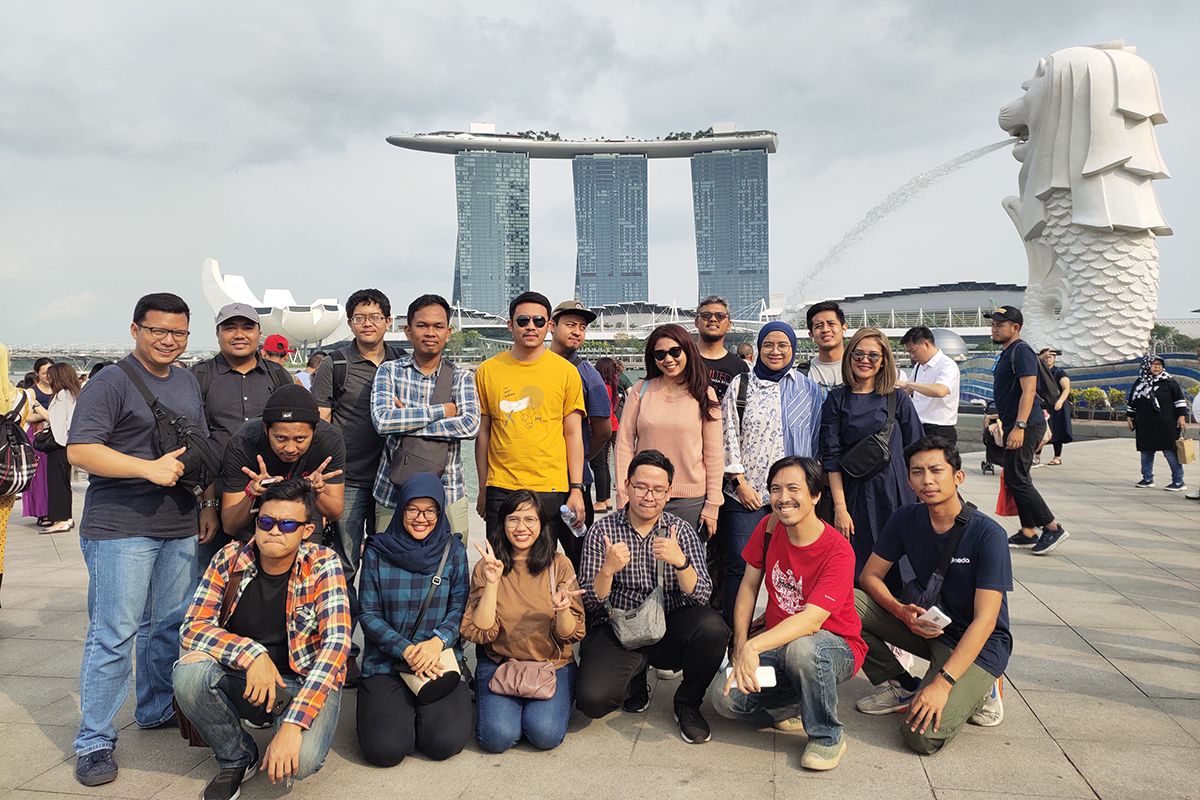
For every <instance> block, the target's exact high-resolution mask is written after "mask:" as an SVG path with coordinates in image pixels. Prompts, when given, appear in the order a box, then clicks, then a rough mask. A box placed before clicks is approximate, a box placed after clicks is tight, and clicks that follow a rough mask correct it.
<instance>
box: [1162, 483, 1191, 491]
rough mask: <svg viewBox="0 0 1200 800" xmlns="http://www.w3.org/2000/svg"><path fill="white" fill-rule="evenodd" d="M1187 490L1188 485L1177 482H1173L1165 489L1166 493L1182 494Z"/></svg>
mask: <svg viewBox="0 0 1200 800" xmlns="http://www.w3.org/2000/svg"><path fill="white" fill-rule="evenodd" d="M1185 489H1187V484H1186V483H1183V482H1175V481H1172V482H1171V483H1169V484H1167V485H1166V486H1164V487H1163V491H1164V492H1182V491H1184V490H1185Z"/></svg>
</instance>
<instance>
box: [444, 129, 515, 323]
mask: <svg viewBox="0 0 1200 800" xmlns="http://www.w3.org/2000/svg"><path fill="white" fill-rule="evenodd" d="M454 184H455V190H456V195H457V198H458V244H457V246H456V247H455V251H454V292H453V296H454V304H455V305H456V306H463V307H466V308H473V309H476V310H479V311H489V312H491V313H493V314H501V315H503V316H507V314H508V301H509V300H511V299H512V298H514V297H516V296H517V295H518V294H520V293H521V292H524V291H527V290H528V289H529V156H528V155H526V154H525V153H492V152H486V151H477V150H466V151H463V152H460V153H457V154H456V155H455V156H454Z"/></svg>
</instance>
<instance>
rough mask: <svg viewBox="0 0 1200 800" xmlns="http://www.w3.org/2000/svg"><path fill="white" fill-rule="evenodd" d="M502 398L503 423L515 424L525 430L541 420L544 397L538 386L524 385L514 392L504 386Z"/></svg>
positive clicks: (507, 424)
mask: <svg viewBox="0 0 1200 800" xmlns="http://www.w3.org/2000/svg"><path fill="white" fill-rule="evenodd" d="M503 394H504V398H503V399H501V400H500V411H501V413H503V414H504V417H503V422H504V425H505V426H506V427H507V426H510V425H516V426H518V427H519V428H524V429H525V430H531V429H533V428H534V427H535V426H537V424H538V423H539V422H541V421H542V415H541V412H540V409H541V407H542V403H543V402H544V400H545V399H546V396H545V394H544V393H543V392H542V389H541V387H540V386H524V387H522V388H521V389H520V391H517V392H514V391H513V390H512V389H509V388H507V387H505V388H504V389H503Z"/></svg>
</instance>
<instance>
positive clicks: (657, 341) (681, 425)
mask: <svg viewBox="0 0 1200 800" xmlns="http://www.w3.org/2000/svg"><path fill="white" fill-rule="evenodd" d="M727 355H730V357H731V358H732V359H733V360H734V361H738V362H739V363H742V364H744V363H745V362H742V361H741V360H740V359H738V358H737V356H734V355H732V354H727ZM645 357H646V377H645V378H643V379H642V380H640V381H638V382H637V383H635V384H634V385H633V387H632V388H631V389H630V390H629V393H628V395H627V396H626V398H625V413H624V414H623V415H622V417H621V429H620V432H619V433H618V435H617V450H616V463H617V470H616V484H617V507H618V508H620V507H622V506H624V505H625V503H626V501H627V500H628V499H629V498H627V496H626V495H625V491H624V487H625V483H626V480H627V478H628V477H629V464H630V462H631V461H632V460H633V457H634V456H635V455H636V454H638V453H640V452H642V451H643V450H657V451H659V452H660V453H662V454H663V455H665V456H666V457H667V458H668V459H670V460H671V463H672V464H674V465H675V474H674V478H673V480H672V482H671V499H670V501H668V503H667V507H666V510H667V511H668V512H669V513H671V514H674V515H675V516H677V517H681V518H682V519H683V520H685V521H686V522H687V524H688V525H690V526H692V528H693V529H694V530H696V531H697V532H698V533H699V531H700V528H701V526H703V527H704V528H705V529H706V530H705V532H704V533H701V534H700V536H701V539H702V540H703V539H707V538H708V537H710V536H712V535H713V534H715V533H716V532H717V509H719V508H720V507H721V503H722V496H721V480H722V478H723V476H724V466H725V456H724V450H723V447H722V442H721V436H722V431H721V407H720V405H719V404H718V401H717V394H716V390H715V389H713V388H712V387H711V386H710V385H709V379H708V368H707V367H706V366H705V364H704V361H703V360H702V359H701V357H700V353H699V351H698V350H697V349H696V343H695V342H693V341H692V337H691V336H690V335H689V334H688V332H687V331H685V330H684V329H683V328H682V327H680V326H679V325H674V324H669V325H659V326H658V327H657V328H655V329H654V330H653V331H652V332H651V333H650V336H649V337H648V338H647V339H646V356H645ZM730 377H731V379H732V376H730Z"/></svg>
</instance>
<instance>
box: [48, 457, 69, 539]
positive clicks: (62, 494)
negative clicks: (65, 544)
mask: <svg viewBox="0 0 1200 800" xmlns="http://www.w3.org/2000/svg"><path fill="white" fill-rule="evenodd" d="M46 490H47V491H46V498H47V503H46V516H47V517H49V519H50V521H51V522H64V521H66V520H68V519H71V462H70V461H67V448H65V447H56V448H54V449H53V450H51V451H50V452H49V453H46Z"/></svg>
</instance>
